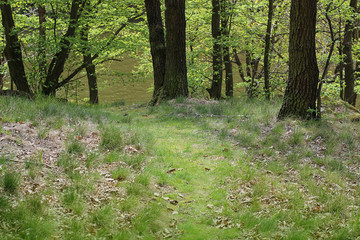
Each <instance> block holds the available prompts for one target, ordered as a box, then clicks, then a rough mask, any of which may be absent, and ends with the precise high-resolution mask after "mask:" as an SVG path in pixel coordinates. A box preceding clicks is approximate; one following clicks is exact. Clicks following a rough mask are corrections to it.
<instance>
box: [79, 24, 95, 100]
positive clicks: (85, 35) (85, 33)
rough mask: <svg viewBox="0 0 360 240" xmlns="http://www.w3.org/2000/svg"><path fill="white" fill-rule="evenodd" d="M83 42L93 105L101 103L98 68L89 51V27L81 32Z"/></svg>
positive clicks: (84, 60) (84, 61)
mask: <svg viewBox="0 0 360 240" xmlns="http://www.w3.org/2000/svg"><path fill="white" fill-rule="evenodd" d="M81 40H82V41H83V43H84V46H83V47H82V53H83V64H85V70H86V76H87V79H88V86H89V96H90V103H91V104H98V103H99V92H98V87H97V76H96V68H95V65H94V63H93V59H92V56H91V53H90V49H89V43H88V41H89V25H86V26H84V28H83V29H82V30H81Z"/></svg>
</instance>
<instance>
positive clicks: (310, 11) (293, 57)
mask: <svg viewBox="0 0 360 240" xmlns="http://www.w3.org/2000/svg"><path fill="white" fill-rule="evenodd" d="M316 4H317V1H314V0H292V1H291V10H290V37H289V38H290V41H289V79H288V83H287V87H286V90H285V96H284V101H283V104H282V107H281V109H280V112H279V116H278V119H283V118H285V117H288V116H294V117H299V118H303V119H308V118H316V96H317V85H318V81H319V69H318V66H317V61H316V53H315V29H316V7H317V6H316Z"/></svg>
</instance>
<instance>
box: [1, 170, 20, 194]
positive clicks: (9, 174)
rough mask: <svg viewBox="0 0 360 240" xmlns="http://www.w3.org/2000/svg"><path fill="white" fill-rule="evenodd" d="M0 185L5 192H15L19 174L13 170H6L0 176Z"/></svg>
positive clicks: (17, 186)
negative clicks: (0, 178) (0, 177)
mask: <svg viewBox="0 0 360 240" xmlns="http://www.w3.org/2000/svg"><path fill="white" fill-rule="evenodd" d="M1 183H2V187H3V189H4V190H5V192H8V193H15V192H16V191H17V190H18V188H19V184H20V176H19V174H18V173H17V172H15V171H6V172H5V174H4V175H3V177H2V181H1Z"/></svg>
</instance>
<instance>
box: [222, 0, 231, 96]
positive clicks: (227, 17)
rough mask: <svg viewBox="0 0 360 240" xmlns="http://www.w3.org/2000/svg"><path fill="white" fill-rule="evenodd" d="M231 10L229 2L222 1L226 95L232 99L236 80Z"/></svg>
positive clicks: (226, 0)
mask: <svg viewBox="0 0 360 240" xmlns="http://www.w3.org/2000/svg"><path fill="white" fill-rule="evenodd" d="M231 8H232V6H231V3H230V2H229V0H221V28H222V35H223V36H222V38H223V42H224V43H223V53H224V66H225V95H226V96H227V97H230V98H231V97H233V96H234V78H233V70H232V61H231V54H230V31H231V23H232V22H231V21H232V13H231V11H230V10H232V9H231Z"/></svg>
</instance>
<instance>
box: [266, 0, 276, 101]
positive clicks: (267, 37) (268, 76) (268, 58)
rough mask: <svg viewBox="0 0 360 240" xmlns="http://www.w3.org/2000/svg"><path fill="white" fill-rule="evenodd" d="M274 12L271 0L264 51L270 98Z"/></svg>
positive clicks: (267, 91) (267, 87)
mask: <svg viewBox="0 0 360 240" xmlns="http://www.w3.org/2000/svg"><path fill="white" fill-rule="evenodd" d="M273 14H274V0H269V12H268V22H267V28H266V36H265V51H264V82H265V97H266V99H267V100H270V44H271V28H272V18H273Z"/></svg>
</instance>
